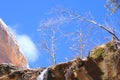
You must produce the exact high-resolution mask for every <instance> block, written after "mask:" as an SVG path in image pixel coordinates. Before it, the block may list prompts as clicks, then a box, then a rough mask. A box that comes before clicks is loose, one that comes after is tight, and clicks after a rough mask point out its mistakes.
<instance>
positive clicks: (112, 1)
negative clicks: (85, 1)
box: [105, 0, 120, 13]
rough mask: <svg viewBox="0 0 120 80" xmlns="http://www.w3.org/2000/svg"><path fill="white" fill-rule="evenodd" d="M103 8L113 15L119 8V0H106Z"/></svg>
mask: <svg viewBox="0 0 120 80" xmlns="http://www.w3.org/2000/svg"><path fill="white" fill-rule="evenodd" d="M105 6H106V8H107V9H108V10H110V11H111V12H112V13H115V12H117V11H118V9H119V8H120V0H107V1H106V4H105Z"/></svg>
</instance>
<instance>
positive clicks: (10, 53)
mask: <svg viewBox="0 0 120 80" xmlns="http://www.w3.org/2000/svg"><path fill="white" fill-rule="evenodd" d="M0 63H12V64H14V65H15V66H18V67H22V68H27V67H28V63H27V60H26V58H25V57H24V56H23V54H22V53H21V52H20V49H19V46H18V45H17V42H16V39H15V37H14V36H13V35H12V33H11V32H10V30H9V29H8V27H7V26H6V24H5V23H4V22H3V21H2V20H1V19H0Z"/></svg>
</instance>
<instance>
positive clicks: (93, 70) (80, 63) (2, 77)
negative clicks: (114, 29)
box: [0, 41, 120, 80]
mask: <svg viewBox="0 0 120 80" xmlns="http://www.w3.org/2000/svg"><path fill="white" fill-rule="evenodd" d="M0 80H120V49H119V46H118V45H117V44H116V43H115V42H114V41H111V42H108V43H107V44H104V45H102V46H98V47H96V48H95V49H94V50H93V51H92V52H91V54H90V55H89V56H88V57H87V59H84V60H82V59H80V58H75V59H74V60H72V61H69V62H65V63H60V64H57V65H54V66H50V67H48V68H38V69H26V70H23V69H20V68H18V67H15V66H12V65H9V64H0Z"/></svg>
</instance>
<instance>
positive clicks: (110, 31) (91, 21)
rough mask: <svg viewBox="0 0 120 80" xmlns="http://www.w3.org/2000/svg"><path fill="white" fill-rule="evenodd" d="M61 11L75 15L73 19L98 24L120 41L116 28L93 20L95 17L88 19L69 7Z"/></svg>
mask: <svg viewBox="0 0 120 80" xmlns="http://www.w3.org/2000/svg"><path fill="white" fill-rule="evenodd" d="M61 12H62V13H66V14H68V15H70V16H71V15H72V16H73V17H74V18H73V19H75V18H78V19H80V20H83V21H86V22H89V23H92V24H94V25H96V26H98V27H99V28H102V29H103V30H105V31H106V32H108V33H109V34H111V35H112V36H113V37H114V38H115V39H116V40H117V41H119V38H118V37H117V35H116V34H115V32H114V30H111V29H110V28H109V27H107V26H104V25H102V24H100V23H98V22H96V21H95V20H93V19H87V18H85V17H83V16H81V15H79V14H77V13H75V12H72V11H69V10H67V9H64V10H62V11H61Z"/></svg>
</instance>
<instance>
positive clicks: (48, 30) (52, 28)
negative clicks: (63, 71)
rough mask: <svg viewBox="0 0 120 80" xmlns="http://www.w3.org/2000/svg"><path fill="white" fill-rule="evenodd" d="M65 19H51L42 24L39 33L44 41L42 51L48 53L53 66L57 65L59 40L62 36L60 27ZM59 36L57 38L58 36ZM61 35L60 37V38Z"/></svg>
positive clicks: (41, 45) (41, 43)
mask: <svg viewBox="0 0 120 80" xmlns="http://www.w3.org/2000/svg"><path fill="white" fill-rule="evenodd" d="M64 20H65V19H64V18H63V17H60V18H49V19H47V20H45V21H42V22H41V23H40V27H39V29H38V31H39V32H40V36H41V37H40V38H41V39H42V41H41V42H40V49H41V50H45V51H47V53H48V54H49V55H50V57H51V58H52V62H53V65H55V64H56V62H57V60H56V54H57V52H56V48H57V43H58V38H59V36H61V35H60V34H61V33H62V31H60V27H59V26H60V25H61V24H63V22H64ZM56 35H57V36H56ZM58 35H59V36H58Z"/></svg>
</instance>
